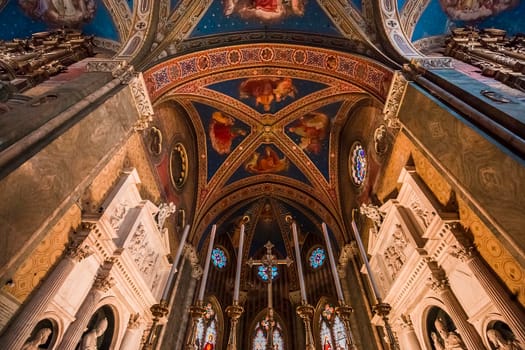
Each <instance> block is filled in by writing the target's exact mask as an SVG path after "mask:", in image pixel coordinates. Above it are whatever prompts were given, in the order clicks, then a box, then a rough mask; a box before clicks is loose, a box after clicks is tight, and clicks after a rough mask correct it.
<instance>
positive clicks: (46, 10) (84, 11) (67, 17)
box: [18, 0, 96, 28]
mask: <svg viewBox="0 0 525 350" xmlns="http://www.w3.org/2000/svg"><path fill="white" fill-rule="evenodd" d="M18 3H19V5H20V7H21V8H22V10H24V12H25V13H26V14H27V15H29V16H31V17H33V18H36V19H40V20H43V21H44V22H46V23H49V24H54V25H58V26H66V27H70V28H71V27H79V26H80V25H81V24H82V23H85V22H89V21H90V20H92V19H93V17H94V15H95V10H96V2H95V0H18Z"/></svg>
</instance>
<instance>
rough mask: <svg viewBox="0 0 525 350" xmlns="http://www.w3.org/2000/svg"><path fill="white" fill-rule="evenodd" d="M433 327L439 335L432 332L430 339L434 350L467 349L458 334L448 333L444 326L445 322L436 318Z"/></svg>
mask: <svg viewBox="0 0 525 350" xmlns="http://www.w3.org/2000/svg"><path fill="white" fill-rule="evenodd" d="M434 326H435V327H436V330H437V331H438V333H439V334H437V333H436V332H432V334H431V338H432V343H433V344H434V348H435V349H436V350H466V349H467V347H466V346H465V343H463V340H461V337H460V336H459V334H457V333H456V332H454V331H449V330H448V329H447V327H446V326H445V322H444V321H443V320H442V319H441V318H438V319H436V321H434Z"/></svg>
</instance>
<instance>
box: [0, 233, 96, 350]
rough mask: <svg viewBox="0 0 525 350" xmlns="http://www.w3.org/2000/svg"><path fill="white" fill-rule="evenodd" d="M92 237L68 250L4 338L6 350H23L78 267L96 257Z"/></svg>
mask: <svg viewBox="0 0 525 350" xmlns="http://www.w3.org/2000/svg"><path fill="white" fill-rule="evenodd" d="M83 229H85V230H91V229H94V225H91V224H90V225H84V227H83ZM88 234H89V232H86V231H84V232H83V234H81V235H78V236H77V237H75V239H74V240H73V241H72V242H71V243H70V245H69V246H68V248H67V249H66V253H65V257H64V258H63V259H62V260H61V261H60V262H59V263H58V265H57V266H56V267H55V269H54V270H53V271H52V272H51V273H50V275H49V277H47V278H46V280H45V281H44V283H43V284H42V286H41V287H39V288H38V290H37V291H36V292H35V294H34V295H33V296H32V297H31V298H30V299H29V301H28V302H27V303H26V304H24V305H23V306H22V308H21V311H20V313H19V314H18V315H17V316H15V317H16V318H15V319H14V321H13V322H12V323H11V324H10V325H9V327H8V328H7V329H6V330H5V332H4V335H3V336H2V337H1V338H0V344H2V345H3V347H5V349H20V348H21V347H22V345H23V344H24V342H25V341H26V340H27V338H28V337H29V336H30V335H31V331H32V330H33V328H34V327H35V326H36V324H37V323H38V321H39V320H40V318H41V316H42V314H43V313H44V311H45V310H46V309H47V307H48V305H49V303H50V302H51V300H52V299H53V298H54V297H55V295H56V294H57V293H58V291H59V289H60V287H62V285H63V284H64V282H65V280H66V278H67V277H68V276H69V274H70V273H71V272H72V271H73V269H74V268H75V266H76V264H77V263H79V262H80V261H82V260H83V259H85V258H87V257H88V256H90V255H91V254H92V250H91V249H90V247H89V246H88V245H86V244H85V239H86V237H87V236H88Z"/></svg>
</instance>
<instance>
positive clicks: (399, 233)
mask: <svg viewBox="0 0 525 350" xmlns="http://www.w3.org/2000/svg"><path fill="white" fill-rule="evenodd" d="M392 237H393V242H392V244H391V245H390V246H388V247H387V248H386V249H385V251H384V253H383V256H384V257H385V261H386V264H387V267H388V269H389V271H390V274H391V276H392V279H395V278H396V276H397V274H398V272H399V270H401V268H402V267H403V265H404V264H405V261H406V259H407V257H406V255H405V253H404V251H405V248H406V246H407V245H408V243H407V240H406V236H405V234H404V233H403V230H402V229H401V226H400V225H396V230H395V231H394V233H393V234H392Z"/></svg>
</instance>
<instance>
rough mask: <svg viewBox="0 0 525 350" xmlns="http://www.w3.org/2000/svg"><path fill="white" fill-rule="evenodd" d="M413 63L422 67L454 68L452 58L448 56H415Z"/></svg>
mask: <svg viewBox="0 0 525 350" xmlns="http://www.w3.org/2000/svg"><path fill="white" fill-rule="evenodd" d="M412 64H414V65H415V66H416V67H418V68H419V67H422V68H424V69H429V70H430V69H453V68H454V66H453V65H452V59H451V58H448V57H425V58H415V59H413V60H412Z"/></svg>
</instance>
